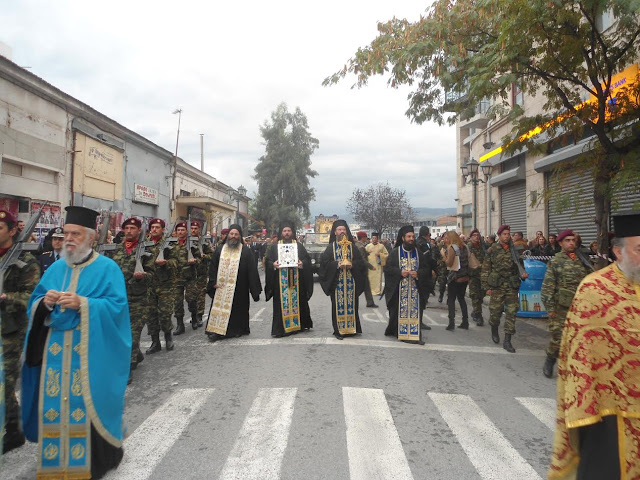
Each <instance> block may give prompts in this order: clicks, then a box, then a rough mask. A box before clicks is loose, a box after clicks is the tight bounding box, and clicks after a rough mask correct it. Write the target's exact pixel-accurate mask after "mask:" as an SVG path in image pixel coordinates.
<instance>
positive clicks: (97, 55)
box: [0, 0, 456, 214]
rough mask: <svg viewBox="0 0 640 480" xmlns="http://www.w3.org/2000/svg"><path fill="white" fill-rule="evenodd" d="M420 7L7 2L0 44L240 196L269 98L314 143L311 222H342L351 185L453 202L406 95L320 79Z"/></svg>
mask: <svg viewBox="0 0 640 480" xmlns="http://www.w3.org/2000/svg"><path fill="white" fill-rule="evenodd" d="M428 1H429V0H423V1H416V0H402V1H400V2H392V1H389V0H387V1H380V0H366V1H365V0H342V1H335V0H324V1H322V2H306V1H300V0H295V1H289V0H286V1H284V0H270V1H264V0H262V1H254V0H246V1H243V2H220V1H213V2H205V1H202V2H197V1H190V0H182V1H178V2H176V1H172V2H165V1H153V2H148V1H140V0H129V1H127V2H125V1H121V0H112V1H109V2H99V3H97V2H84V1H83V2H81V1H67V0H57V1H55V2H51V1H29V0H26V1H25V0H21V1H18V0H8V1H3V2H1V3H0V16H1V18H2V19H3V22H2V23H3V26H2V32H1V33H0V40H2V41H3V42H5V43H7V44H8V45H9V46H10V47H11V48H12V49H13V61H14V62H16V63H17V64H18V65H21V66H28V67H30V71H31V72H33V73H34V74H36V75H38V76H41V77H42V78H44V79H45V80H46V81H48V82H49V83H51V84H53V85H55V86H56V87H58V88H60V89H61V90H63V91H65V92H67V93H69V94H70V95H72V96H74V97H76V98H77V99H79V100H81V101H83V102H85V103H87V104H88V105H91V106H92V107H94V108H95V109H97V110H99V111H100V112H102V113H104V114H105V115H107V116H109V117H111V118H113V119H114V120H116V121H118V122H119V123H121V124H123V125H125V126H126V127H128V128H129V129H131V130H134V131H136V132H138V133H140V134H142V135H144V136H145V137H147V138H149V139H150V140H151V141H153V142H155V143H157V144H158V145H160V146H162V147H164V148H166V149H167V150H170V151H174V149H175V141H176V130H177V123H178V118H177V115H172V113H171V112H172V111H174V110H175V109H176V108H178V107H180V108H182V110H183V113H182V127H181V130H180V146H179V152H178V154H179V156H180V157H181V158H183V159H184V160H186V161H187V162H189V163H191V164H194V165H196V166H198V167H199V166H200V135H199V134H201V133H204V135H205V137H204V143H205V170H206V172H207V173H209V174H210V175H213V176H214V177H216V178H217V179H219V180H221V181H223V182H225V183H227V184H229V185H232V186H234V187H236V188H237V187H238V186H240V185H241V184H242V185H244V186H245V187H246V188H247V189H248V191H249V195H251V194H252V193H254V192H256V191H257V184H256V182H255V181H254V180H253V179H252V178H251V175H252V174H253V169H254V167H255V165H256V163H257V161H258V158H259V157H260V156H261V155H262V154H263V153H264V146H263V145H262V138H261V137H260V132H259V126H260V125H261V124H263V122H264V121H265V120H267V119H269V117H270V114H271V112H272V111H274V110H275V109H276V107H277V106H278V104H279V103H280V102H285V103H287V105H288V106H289V109H290V110H291V111H292V110H294V109H295V107H300V109H301V110H302V112H303V113H304V114H305V115H306V116H307V119H308V121H309V129H310V131H311V133H312V135H313V136H315V137H316V138H317V139H318V140H319V141H320V148H319V149H318V150H317V151H316V153H315V154H314V155H313V157H312V166H313V168H314V169H315V170H317V171H318V173H319V175H318V176H317V177H316V178H315V179H314V180H313V181H312V185H313V187H314V188H315V189H316V201H315V202H313V203H312V205H311V211H312V214H318V213H324V214H333V213H337V214H342V213H344V210H345V207H344V204H345V202H346V200H347V198H349V197H350V195H351V192H352V190H353V189H354V188H355V187H367V186H369V185H371V184H374V183H377V182H385V181H387V180H388V181H389V182H390V184H391V185H392V186H394V187H400V188H404V189H406V191H407V194H408V196H409V199H410V201H411V203H412V205H413V206H414V207H452V206H454V205H455V202H454V198H455V197H456V184H455V183H456V182H455V180H456V179H455V175H456V168H455V130H454V128H453V127H438V126H437V125H436V124H433V123H429V124H424V125H421V126H419V125H415V124H412V123H411V122H410V121H409V119H408V118H407V117H406V116H405V111H406V110H407V106H408V103H407V99H406V96H407V93H408V90H402V89H401V90H395V89H391V88H389V87H387V83H386V82H387V78H382V77H381V78H377V79H374V80H373V81H372V82H371V83H370V85H369V86H368V87H366V88H364V89H360V90H356V89H353V90H352V89H351V88H350V87H351V86H352V84H353V83H354V79H353V77H351V78H347V79H345V80H343V82H342V83H341V84H339V85H337V86H333V87H323V86H322V85H321V83H322V80H323V79H324V78H325V77H327V76H328V75H330V74H332V73H334V72H335V71H337V70H338V69H340V68H342V66H343V65H344V64H345V62H346V61H347V60H348V59H349V58H350V57H351V56H352V55H353V54H354V53H355V51H356V50H357V48H358V47H361V46H365V45H367V44H369V43H370V42H371V40H373V39H374V38H375V36H376V33H377V30H376V22H378V21H386V20H389V19H391V18H392V17H393V16H396V17H400V18H408V19H409V20H416V19H418V17H419V15H420V14H421V13H423V12H424V10H425V8H426V6H427V5H428Z"/></svg>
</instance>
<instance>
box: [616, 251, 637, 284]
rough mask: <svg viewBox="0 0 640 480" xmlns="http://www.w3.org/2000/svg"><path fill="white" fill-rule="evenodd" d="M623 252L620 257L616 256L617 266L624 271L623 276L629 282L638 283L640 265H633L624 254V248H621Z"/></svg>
mask: <svg viewBox="0 0 640 480" xmlns="http://www.w3.org/2000/svg"><path fill="white" fill-rule="evenodd" d="M622 251H623V254H622V255H621V257H620V258H618V260H617V262H618V267H620V270H622V273H624V276H625V277H627V278H628V279H629V280H630V281H631V282H633V283H638V284H640V265H634V264H633V263H632V262H631V260H629V258H628V257H627V256H626V255H625V254H624V249H623V250H622Z"/></svg>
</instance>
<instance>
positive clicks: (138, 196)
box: [133, 183, 158, 205]
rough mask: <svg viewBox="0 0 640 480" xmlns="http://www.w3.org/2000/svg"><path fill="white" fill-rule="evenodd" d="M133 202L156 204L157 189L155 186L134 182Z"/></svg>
mask: <svg viewBox="0 0 640 480" xmlns="http://www.w3.org/2000/svg"><path fill="white" fill-rule="evenodd" d="M133 185H134V196H133V201H134V202H141V203H150V204H151V205H158V190H156V189H155V188H151V187H147V186H146V185H140V184H139V183H134V184H133Z"/></svg>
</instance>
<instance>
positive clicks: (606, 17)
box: [596, 8, 615, 32]
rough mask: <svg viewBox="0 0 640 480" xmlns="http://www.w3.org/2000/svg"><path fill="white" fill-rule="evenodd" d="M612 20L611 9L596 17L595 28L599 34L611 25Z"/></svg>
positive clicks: (613, 18)
mask: <svg viewBox="0 0 640 480" xmlns="http://www.w3.org/2000/svg"><path fill="white" fill-rule="evenodd" d="M614 20H615V17H614V16H613V9H611V8H610V9H608V10H606V11H604V12H602V13H600V14H598V16H597V17H596V28H597V29H598V31H599V32H604V31H605V30H607V29H608V28H609V27H611V25H613V22H614Z"/></svg>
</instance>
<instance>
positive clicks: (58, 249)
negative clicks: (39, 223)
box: [38, 227, 64, 274]
mask: <svg viewBox="0 0 640 480" xmlns="http://www.w3.org/2000/svg"><path fill="white" fill-rule="evenodd" d="M47 237H50V239H51V250H50V251H47V252H44V253H43V254H42V255H40V256H39V257H38V263H39V264H40V273H41V274H44V272H46V270H47V268H49V267H50V266H51V265H52V264H53V262H55V261H56V260H58V259H59V258H60V255H61V253H62V244H63V243H64V233H62V228H61V227H56V228H53V229H51V230H50V231H49V233H48V234H47ZM45 243H46V240H45Z"/></svg>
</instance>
